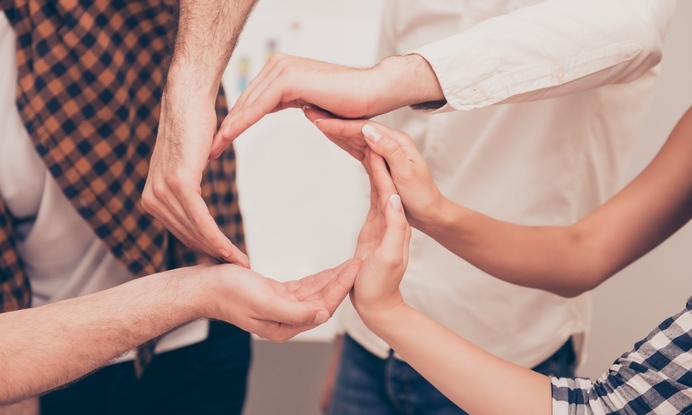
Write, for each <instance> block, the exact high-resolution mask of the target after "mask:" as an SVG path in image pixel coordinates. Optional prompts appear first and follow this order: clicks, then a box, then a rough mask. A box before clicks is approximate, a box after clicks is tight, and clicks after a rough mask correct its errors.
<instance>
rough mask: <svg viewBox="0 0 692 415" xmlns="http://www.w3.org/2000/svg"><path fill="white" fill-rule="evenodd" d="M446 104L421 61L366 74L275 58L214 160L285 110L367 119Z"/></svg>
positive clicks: (237, 112)
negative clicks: (259, 124) (316, 110)
mask: <svg viewBox="0 0 692 415" xmlns="http://www.w3.org/2000/svg"><path fill="white" fill-rule="evenodd" d="M443 98H444V96H443V94H442V90H441V88H440V85H439V83H438V81H437V78H436V77H435V73H434V71H433V70H432V68H431V67H430V65H429V64H428V63H427V61H426V60H425V59H423V57H421V56H420V55H405V56H395V57H391V58H387V59H385V60H384V61H382V62H381V63H380V64H378V65H377V66H375V67H373V68H366V69H361V68H351V67H347V66H342V65H335V64H331V63H326V62H321V61H317V60H313V59H307V58H299V57H295V56H289V55H283V54H275V55H273V56H272V57H271V58H270V59H269V61H268V62H267V64H266V65H265V66H264V68H263V69H262V70H261V71H260V73H259V74H258V75H257V77H256V78H255V79H253V80H252V81H251V82H250V84H249V85H248V86H247V88H246V89H245V91H243V93H242V94H241V95H240V97H239V98H238V100H237V101H236V103H235V105H234V106H233V108H231V111H230V113H229V114H228V116H227V117H226V119H225V120H224V122H223V124H222V126H221V128H220V129H219V132H218V133H217V134H216V137H214V143H213V145H212V149H211V155H210V157H211V158H216V157H218V156H219V155H220V154H221V153H222V152H223V150H224V149H225V148H226V147H228V145H229V144H230V143H231V142H232V141H233V140H234V139H236V138H237V137H238V136H239V135H240V134H241V133H242V132H243V131H245V130H246V129H248V128H249V127H250V126H251V125H253V124H255V123H256V122H257V121H259V120H260V119H261V118H262V117H264V116H265V115H266V114H269V113H272V112H276V111H280V110H283V109H286V108H300V107H302V106H304V105H311V106H315V107H319V108H322V109H323V110H325V111H328V112H330V113H331V114H333V115H336V116H338V117H342V118H364V117H372V116H375V115H378V114H383V113H385V112H388V111H391V110H393V109H396V108H401V107H404V106H407V105H411V104H416V103H421V102H427V101H438V100H440V99H443Z"/></svg>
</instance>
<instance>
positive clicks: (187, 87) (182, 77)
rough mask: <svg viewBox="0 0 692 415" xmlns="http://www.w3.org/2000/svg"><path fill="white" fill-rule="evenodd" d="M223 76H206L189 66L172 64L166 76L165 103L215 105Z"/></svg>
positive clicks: (198, 69) (199, 70)
mask: <svg viewBox="0 0 692 415" xmlns="http://www.w3.org/2000/svg"><path fill="white" fill-rule="evenodd" d="M220 85H221V76H220V75H219V76H214V75H213V74H204V71H203V70H202V69H200V68H195V67H193V66H192V65H189V64H183V63H180V64H171V67H170V69H169V71H168V74H167V76H166V86H165V88H164V91H163V101H164V102H166V101H172V100H176V101H175V102H183V103H185V105H186V106H189V105H200V104H201V105H214V103H215V102H216V97H217V96H218V95H219V86H220Z"/></svg>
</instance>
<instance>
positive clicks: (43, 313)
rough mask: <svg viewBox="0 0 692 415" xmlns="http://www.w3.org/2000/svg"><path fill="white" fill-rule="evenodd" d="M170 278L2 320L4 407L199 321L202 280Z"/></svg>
mask: <svg viewBox="0 0 692 415" xmlns="http://www.w3.org/2000/svg"><path fill="white" fill-rule="evenodd" d="M186 272H187V271H181V270H176V271H169V272H166V273H162V274H156V275H153V276H150V277H144V278H140V279H137V280H134V281H131V282H129V283H127V284H123V285H121V286H118V287H115V288H112V289H109V290H106V291H102V292H99V293H95V294H91V295H88V296H84V297H79V298H74V299H70V300H65V301H61V302H57V303H54V304H50V305H46V306H42V307H37V308H33V309H27V310H21V311H15V312H11V313H5V314H2V315H0V339H1V340H0V343H1V344H0V404H3V403H9V402H13V401H17V400H20V399H22V398H25V397H29V396H33V395H37V394H40V393H43V392H46V391H48V390H51V389H53V388H55V387H58V386H60V385H62V384H65V383H67V382H70V381H72V380H74V379H77V378H79V377H81V376H83V375H85V374H87V373H89V372H91V371H92V370H94V369H96V368H98V367H100V366H103V365H104V364H106V363H107V362H108V361H110V360H111V359H113V358H115V357H117V356H119V355H121V354H123V353H124V352H127V351H128V350H131V349H132V348H134V347H136V346H138V345H140V344H142V343H144V342H145V341H147V340H149V339H152V338H154V337H157V336H159V335H161V334H164V333H166V332H168V331H170V330H172V329H174V328H175V327H177V326H180V325H182V324H184V323H186V322H188V321H192V320H194V319H197V318H200V317H201V315H202V314H203V313H202V308H201V306H200V304H196V302H197V301H198V299H199V298H201V296H196V295H194V293H196V292H197V291H198V290H200V289H201V288H200V287H201V284H199V283H198V282H199V281H198V278H197V277H196V276H195V275H187V274H186Z"/></svg>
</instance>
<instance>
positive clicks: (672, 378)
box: [551, 298, 692, 415]
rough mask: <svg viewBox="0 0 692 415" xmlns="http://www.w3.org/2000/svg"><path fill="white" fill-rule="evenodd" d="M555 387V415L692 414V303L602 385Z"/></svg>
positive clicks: (560, 382) (562, 383)
mask: <svg viewBox="0 0 692 415" xmlns="http://www.w3.org/2000/svg"><path fill="white" fill-rule="evenodd" d="M551 382H552V394H553V414H575V415H576V414H579V415H581V414H637V415H643V414H658V415H662V414H669V415H673V414H692V298H690V300H688V301H687V306H686V308H685V310H683V311H682V312H680V313H678V314H676V315H674V316H672V317H670V318H668V319H667V320H665V321H664V322H663V323H661V324H660V325H659V326H658V328H656V329H655V330H654V331H652V332H651V333H650V334H649V335H648V336H647V337H646V338H645V339H644V340H642V341H640V342H638V343H637V344H635V346H634V350H632V351H631V352H629V353H626V354H624V355H622V356H621V357H620V358H619V359H618V360H616V361H615V363H614V364H613V366H611V368H610V369H609V371H608V372H607V373H606V374H604V375H603V376H602V377H601V378H600V379H599V380H598V381H596V382H594V383H592V382H591V381H590V380H588V379H581V378H580V379H565V378H552V379H551Z"/></svg>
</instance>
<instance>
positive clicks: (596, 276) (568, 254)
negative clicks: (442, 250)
mask: <svg viewBox="0 0 692 415" xmlns="http://www.w3.org/2000/svg"><path fill="white" fill-rule="evenodd" d="M442 205H443V206H442V207H441V208H440V209H439V211H438V212H436V214H435V215H434V216H431V218H429V219H430V220H427V221H425V222H424V223H421V224H418V225H419V226H418V227H419V229H421V230H422V231H423V232H425V233H426V234H428V235H430V236H431V237H433V238H434V239H435V240H436V241H438V242H439V243H440V244H442V245H443V246H444V247H446V248H447V249H449V250H450V251H451V252H453V253H454V254H456V255H458V256H459V257H461V258H463V259H464V260H466V261H468V262H469V263H471V264H473V265H474V266H476V267H478V268H479V269H481V270H483V271H485V272H487V273H488V274H490V275H493V276H495V277H497V278H499V279H502V280H504V281H507V282H510V283H513V284H517V285H521V286H525V287H531V288H538V289H542V290H547V291H550V292H553V293H556V294H558V295H563V296H574V295H578V294H580V293H582V292H584V291H587V290H589V289H592V288H594V287H595V286H596V285H598V283H599V282H600V281H601V280H602V277H601V274H602V271H601V270H600V269H599V268H597V264H598V263H597V262H595V261H589V260H588V258H592V259H593V256H592V255H591V254H590V249H591V248H590V247H589V245H588V244H587V243H585V242H587V241H586V240H585V239H588V238H584V237H583V236H582V235H581V234H580V232H579V231H578V229H577V228H575V227H550V226H535V227H533V226H522V225H516V224H512V223H508V222H503V221H499V220H496V219H493V218H491V217H489V216H486V215H483V214H481V213H479V212H476V211H473V210H470V209H466V208H464V207H461V206H459V205H456V204H454V203H453V202H451V201H449V200H447V199H445V201H444V202H443V204H442Z"/></svg>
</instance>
